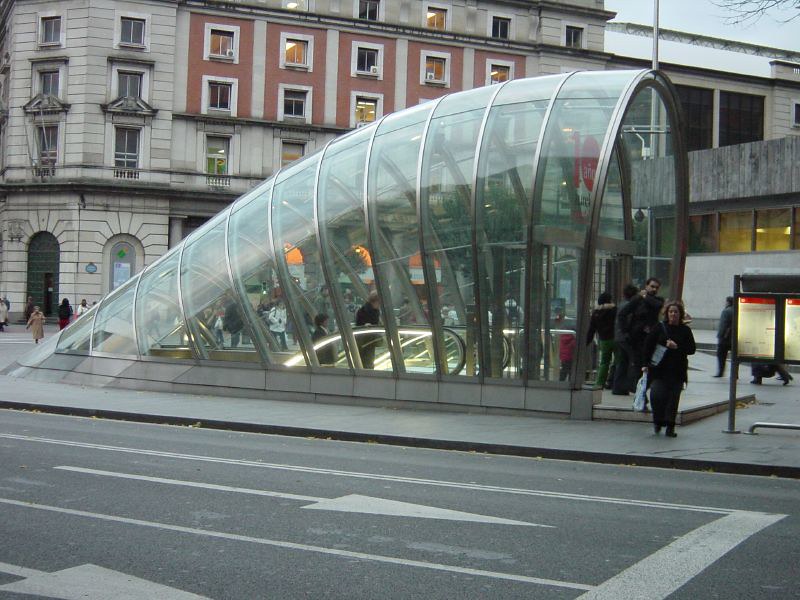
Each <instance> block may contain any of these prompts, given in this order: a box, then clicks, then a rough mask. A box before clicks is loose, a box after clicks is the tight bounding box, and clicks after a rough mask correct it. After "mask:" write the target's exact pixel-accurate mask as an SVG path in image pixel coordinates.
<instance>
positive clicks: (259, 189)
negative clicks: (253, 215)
mask: <svg viewBox="0 0 800 600" xmlns="http://www.w3.org/2000/svg"><path fill="white" fill-rule="evenodd" d="M273 179H274V178H273V177H270V178H269V179H267V180H266V181H265V182H263V183H260V184H258V185H257V186H256V187H254V188H253V189H252V190H250V191H249V192H247V193H246V194H245V195H244V196H241V197H239V198H238V199H237V200H236V201H235V202H234V203H233V206H232V207H231V214H233V213H236V212H237V211H240V210H242V209H243V208H244V207H245V206H247V205H248V204H250V203H251V202H253V201H255V200H256V199H261V198H264V194H268V193H269V190H271V189H272V182H273Z"/></svg>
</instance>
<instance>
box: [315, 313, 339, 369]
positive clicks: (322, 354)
mask: <svg viewBox="0 0 800 600" xmlns="http://www.w3.org/2000/svg"><path fill="white" fill-rule="evenodd" d="M328 321H329V317H328V315H326V314H325V313H317V316H316V317H314V333H312V334H311V341H313V342H314V348H315V350H316V353H317V360H318V361H319V364H320V365H322V366H323V367H333V366H334V365H335V364H336V357H335V355H334V351H335V348H334V344H332V343H328V344H325V345H324V346H322V347H320V348H317V343H318V342H320V341H321V340H323V339H325V338H326V337H328V335H330V332H329V331H328Z"/></svg>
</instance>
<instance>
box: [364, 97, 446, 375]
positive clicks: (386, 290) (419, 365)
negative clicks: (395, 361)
mask: <svg viewBox="0 0 800 600" xmlns="http://www.w3.org/2000/svg"><path fill="white" fill-rule="evenodd" d="M432 108H433V103H426V104H423V105H420V106H416V107H414V108H411V109H409V110H407V111H404V112H402V113H398V114H396V115H390V116H388V117H387V118H386V119H384V120H383V121H382V122H381V124H380V125H379V126H378V132H377V133H376V136H375V140H374V142H373V146H372V152H371V155H370V164H369V169H368V171H367V172H368V182H367V186H368V187H367V193H368V197H369V202H368V210H369V211H370V214H369V215H368V217H369V220H370V230H371V235H372V240H373V243H374V247H373V248H372V251H373V268H374V269H375V270H376V271H377V272H378V274H379V277H380V280H381V282H382V288H381V295H382V298H381V301H382V305H383V307H384V311H383V313H384V314H383V320H384V323H386V324H387V326H389V330H390V331H391V330H392V328H394V330H396V329H397V328H398V327H403V328H404V329H405V330H407V331H410V332H413V331H415V330H419V331H420V332H428V334H430V331H431V324H430V318H429V317H430V313H429V311H428V307H427V298H426V291H425V276H424V273H423V270H422V258H421V256H420V252H419V229H418V220H417V194H416V187H417V165H418V163H419V150H420V143H421V142H420V140H421V138H422V134H423V132H424V130H425V123H426V122H427V119H428V115H429V114H430V111H431V110H432ZM354 309H355V308H354ZM409 336H412V337H411V339H417V338H416V337H413V333H409ZM420 336H421V337H420V338H419V341H418V342H415V350H414V351H413V352H412V351H410V350H409V352H406V351H405V349H406V348H407V345H405V344H404V343H403V341H402V340H400V339H399V338H398V339H396V340H395V344H396V345H397V346H398V347H402V349H403V351H402V353H401V354H402V357H403V366H404V368H405V370H406V372H409V373H433V372H435V370H436V363H435V361H434V353H433V343H432V340H431V338H430V336H429V335H427V336H425V335H422V333H420Z"/></svg>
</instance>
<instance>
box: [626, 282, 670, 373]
mask: <svg viewBox="0 0 800 600" xmlns="http://www.w3.org/2000/svg"><path fill="white" fill-rule="evenodd" d="M659 289H661V282H660V281H659V280H658V279H657V278H655V277H649V278H648V279H647V282H646V283H645V284H644V289H643V290H642V291H641V292H639V295H638V296H635V297H634V298H632V299H631V301H630V302H628V304H626V305H625V307H624V308H622V309H621V310H620V316H621V324H622V325H623V326H624V328H625V329H624V332H625V333H626V334H627V336H628V340H629V343H630V347H631V356H630V359H631V364H633V365H634V371H635V372H638V371H640V370H641V368H642V367H644V366H646V365H647V362H648V361H647V360H645V352H644V342H645V340H646V339H647V336H648V335H649V334H650V332H652V331H653V330H654V329H655V328H656V325H657V324H658V316H659V315H660V314H661V309H662V307H663V306H664V298H662V297H661V296H659V295H658V290H659ZM647 356H648V357H649V355H647Z"/></svg>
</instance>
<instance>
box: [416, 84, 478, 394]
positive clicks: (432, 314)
mask: <svg viewBox="0 0 800 600" xmlns="http://www.w3.org/2000/svg"><path fill="white" fill-rule="evenodd" d="M445 98H447V96H446V95H445V96H441V97H440V98H438V99H437V100H436V104H435V105H434V106H433V108H431V112H430V114H429V115H428V118H427V119H426V121H425V128H424V129H423V130H422V136H421V137H420V141H419V157H418V159H417V186H416V195H417V224H418V225H419V229H418V236H419V255H420V258H421V259H422V261H421V262H422V273H423V277H424V278H425V297H426V299H427V300H428V316H429V319H430V325H431V332H432V334H433V335H432V336H431V337H432V338H433V339H432V342H433V354H434V363H435V365H436V376H437V378H439V379H441V377H442V375H447V374H448V373H447V369H446V368H445V365H444V363H445V356H444V348H443V347H442V344H441V343H440V339H443V338H442V337H441V336H442V325H441V324H440V323H439V319H438V318H437V317H438V314H437V312H436V311H435V310H434V309H435V308H438V304H439V299H438V298H436V303H435V304H434V298H435V297H436V294H434V293H433V292H434V290H435V289H436V269H435V267H434V264H433V261H432V260H430V257H429V256H428V253H427V251H426V249H425V224H424V223H423V217H427V213H428V211H427V207H426V210H423V208H422V166H423V164H424V162H425V148H426V147H427V143H428V133H429V132H430V129H431V122H432V121H433V117H434V115H435V114H436V110H437V109H438V108H439V106H440V105H441V104H442V101H443V100H444V99H445ZM468 351H469V350H468Z"/></svg>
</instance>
